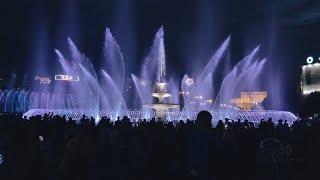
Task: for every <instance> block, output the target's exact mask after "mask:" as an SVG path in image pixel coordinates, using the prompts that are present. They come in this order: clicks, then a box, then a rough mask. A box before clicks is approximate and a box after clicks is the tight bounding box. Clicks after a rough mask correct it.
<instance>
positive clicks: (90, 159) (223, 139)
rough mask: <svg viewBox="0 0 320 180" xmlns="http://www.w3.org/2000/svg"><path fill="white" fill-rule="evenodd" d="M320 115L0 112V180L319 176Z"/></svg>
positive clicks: (314, 177)
mask: <svg viewBox="0 0 320 180" xmlns="http://www.w3.org/2000/svg"><path fill="white" fill-rule="evenodd" d="M319 165H320V120H318V119H312V120H311V119H305V120H297V121H295V122H294V123H293V124H292V125H290V126H289V124H288V123H287V122H286V121H285V120H279V121H277V123H274V122H273V121H272V119H268V120H261V122H260V123H259V124H253V123H251V122H248V121H240V120H229V119H225V120H219V122H218V124H217V125H216V126H215V127H212V125H211V115H210V113H208V112H206V111H202V112H200V113H199V114H198V117H197V120H195V121H190V120H187V121H186V122H183V121H178V122H175V123H173V122H165V121H162V120H158V119H157V120H155V119H153V120H151V121H146V120H139V121H135V122H132V121H130V119H129V118H127V117H123V118H122V119H121V120H117V121H115V122H113V121H111V120H110V119H108V118H106V117H102V118H101V120H100V121H99V122H98V123H97V122H96V121H95V119H93V118H87V117H85V116H83V118H82V119H80V120H78V121H75V120H72V119H67V118H66V117H62V116H54V115H52V114H46V115H44V116H35V117H31V118H30V119H26V118H25V117H22V115H21V114H2V115H0V179H1V180H2V179H19V180H22V179H32V180H36V179H41V180H44V179H49V180H51V179H52V180H56V179H68V180H70V179H83V180H85V179H88V180H89V179H90V180H95V179H101V180H102V179H103V180H104V179H112V180H113V179H115V180H116V179H139V180H144V179H145V180H151V179H152V180H157V179H159V180H160V179H200V180H205V179H247V180H251V179H252V180H263V179H288V180H289V179H290V180H295V179H319V177H320V175H319V173H317V170H318V167H320V166H319Z"/></svg>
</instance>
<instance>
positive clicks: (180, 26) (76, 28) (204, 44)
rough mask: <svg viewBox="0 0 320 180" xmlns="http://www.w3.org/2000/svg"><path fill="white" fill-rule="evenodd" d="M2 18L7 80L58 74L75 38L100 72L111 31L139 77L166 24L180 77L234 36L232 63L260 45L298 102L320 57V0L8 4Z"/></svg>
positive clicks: (0, 47) (172, 64)
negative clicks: (305, 73)
mask: <svg viewBox="0 0 320 180" xmlns="http://www.w3.org/2000/svg"><path fill="white" fill-rule="evenodd" d="M0 18H1V19H0V20H1V28H0V59H1V66H0V72H1V74H8V73H9V74H10V73H12V72H14V73H17V74H26V73H27V74H28V73H38V74H44V75H45V74H46V73H48V69H50V70H51V71H52V69H54V71H55V70H57V69H58V68H57V67H58V63H57V59H56V58H55V55H54V51H53V50H54V48H57V49H60V50H62V51H63V52H66V51H67V43H66V38H67V37H68V36H70V37H71V38H72V39H73V40H74V41H75V43H76V44H77V45H78V47H79V49H80V50H81V51H83V52H84V53H85V54H86V55H87V56H88V57H90V58H91V60H92V61H93V62H94V64H95V66H96V67H99V63H100V62H101V58H102V45H103V39H104V30H105V27H106V26H108V27H110V29H111V31H112V33H113V35H114V36H115V38H116V39H117V41H118V43H119V44H120V46H121V48H122V51H123V53H124V57H125V61H126V63H127V69H130V70H129V71H130V72H134V73H137V72H136V71H137V69H138V67H140V64H141V61H142V59H143V57H144V56H145V55H146V54H147V52H148V49H149V47H150V45H151V43H152V39H153V36H154V34H155V32H156V31H157V29H158V28H159V27H160V26H161V25H163V26H164V29H165V44H166V51H167V52H166V53H167V54H166V55H167V64H168V65H167V66H168V71H169V72H170V71H171V72H173V73H174V74H175V75H176V76H178V77H181V76H182V75H183V74H184V73H185V72H181V71H179V70H180V69H182V68H183V69H185V71H186V72H187V73H192V72H194V71H197V69H196V68H194V67H197V66H198V65H199V66H201V65H203V64H204V63H205V62H207V60H208V58H209V57H210V56H211V55H212V54H213V53H214V51H215V50H216V49H217V47H218V46H219V45H220V44H221V43H222V41H223V40H224V39H225V38H226V37H227V36H228V35H231V37H232V43H231V49H230V56H231V61H232V62H231V64H235V63H236V62H237V61H239V60H240V59H241V57H243V56H244V55H245V54H246V53H247V52H249V51H250V50H251V49H253V48H254V47H255V46H257V45H259V44H260V45H261V50H262V52H261V57H267V58H268V59H269V63H270V64H271V66H270V67H271V68H277V70H278V72H279V74H278V75H281V77H282V81H283V82H284V84H286V85H285V86H283V87H284V88H285V89H286V90H287V92H288V93H289V94H291V96H292V97H293V96H294V94H295V93H296V92H297V89H298V87H297V86H298V80H299V77H300V66H301V65H303V64H305V59H306V57H308V56H309V55H312V56H315V57H320V50H319V49H320V46H319V42H320V35H319V32H320V2H319V1H317V0H261V1H257V0H242V1H239V0H211V1H210V0H90V1H89V0H47V1H44V0H20V1H8V2H2V3H1V10H0ZM35 67H37V68H35ZM52 67H55V68H52ZM35 69H37V70H35ZM35 71H37V72H35ZM57 71H58V70H57ZM51 73H54V72H51ZM291 96H290V97H291Z"/></svg>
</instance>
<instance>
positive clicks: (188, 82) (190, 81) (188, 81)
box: [185, 78, 194, 86]
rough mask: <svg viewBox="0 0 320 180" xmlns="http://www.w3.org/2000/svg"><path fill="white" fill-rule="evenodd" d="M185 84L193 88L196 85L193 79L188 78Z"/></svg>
mask: <svg viewBox="0 0 320 180" xmlns="http://www.w3.org/2000/svg"><path fill="white" fill-rule="evenodd" d="M185 83H186V85H187V86H192V85H193V83H194V80H193V79H192V78H187V79H186V80H185Z"/></svg>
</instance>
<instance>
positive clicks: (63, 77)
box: [54, 74, 80, 81]
mask: <svg viewBox="0 0 320 180" xmlns="http://www.w3.org/2000/svg"><path fill="white" fill-rule="evenodd" d="M54 79H55V80H56V81H79V80H80V78H79V76H71V75H67V74H61V75H55V76H54Z"/></svg>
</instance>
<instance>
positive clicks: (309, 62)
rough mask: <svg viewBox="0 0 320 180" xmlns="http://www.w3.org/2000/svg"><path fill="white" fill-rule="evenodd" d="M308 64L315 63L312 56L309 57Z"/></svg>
mask: <svg viewBox="0 0 320 180" xmlns="http://www.w3.org/2000/svg"><path fill="white" fill-rule="evenodd" d="M307 63H308V64H311V63H313V57H312V56H309V57H308V58H307Z"/></svg>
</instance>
